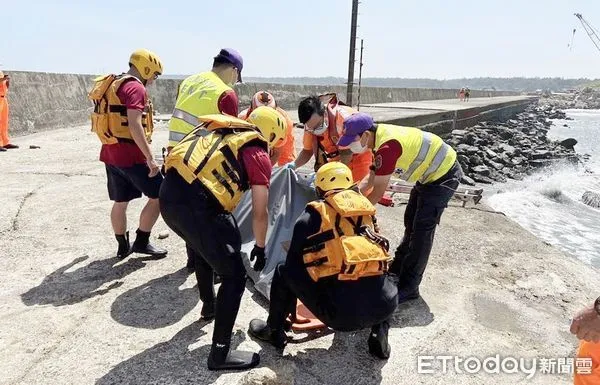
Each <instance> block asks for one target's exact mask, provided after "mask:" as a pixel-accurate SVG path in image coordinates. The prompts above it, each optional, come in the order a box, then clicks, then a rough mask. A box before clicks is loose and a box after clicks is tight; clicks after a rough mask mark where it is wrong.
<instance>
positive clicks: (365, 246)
mask: <svg viewBox="0 0 600 385" xmlns="http://www.w3.org/2000/svg"><path fill="white" fill-rule="evenodd" d="M308 205H309V206H311V207H312V208H314V209H315V210H316V211H317V212H318V213H319V215H320V216H321V227H320V229H319V232H318V233H316V234H314V235H311V236H309V237H308V238H307V240H306V243H305V246H304V250H303V260H304V265H305V267H306V270H307V271H308V274H309V275H310V277H311V278H312V279H313V281H315V282H316V281H318V280H319V279H321V278H325V277H330V276H337V279H339V280H357V279H360V278H363V277H371V276H376V275H382V274H383V273H384V272H386V271H387V269H388V262H389V260H390V257H389V254H388V250H389V242H388V240H387V239H385V238H384V237H382V236H380V235H379V234H376V233H375V231H374V230H373V216H374V215H375V207H374V206H373V205H372V204H371V202H369V200H368V199H367V198H366V197H364V196H363V195H361V194H360V193H358V192H356V191H354V190H342V191H332V192H331V193H330V194H328V195H326V197H325V198H324V199H322V200H319V201H315V202H311V203H309V204H308Z"/></svg>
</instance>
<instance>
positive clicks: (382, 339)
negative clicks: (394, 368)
mask: <svg viewBox="0 0 600 385" xmlns="http://www.w3.org/2000/svg"><path fill="white" fill-rule="evenodd" d="M389 329H390V324H389V323H388V322H387V321H384V322H382V323H380V324H377V325H373V327H372V328H371V334H370V335H369V340H368V341H367V343H368V344H369V353H371V354H372V355H374V356H375V357H377V358H380V359H382V360H387V359H388V358H390V352H391V351H392V349H391V348H390V344H389V343H388V330H389Z"/></svg>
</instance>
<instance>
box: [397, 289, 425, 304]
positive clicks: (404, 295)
mask: <svg viewBox="0 0 600 385" xmlns="http://www.w3.org/2000/svg"><path fill="white" fill-rule="evenodd" d="M420 296H421V295H420V294H419V288H418V287H417V288H416V289H400V288H398V305H400V304H401V303H404V302H407V301H411V300H413V299H417V298H419V297H420Z"/></svg>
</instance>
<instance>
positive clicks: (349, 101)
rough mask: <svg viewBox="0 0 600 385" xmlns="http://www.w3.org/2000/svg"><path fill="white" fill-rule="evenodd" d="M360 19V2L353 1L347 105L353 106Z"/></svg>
mask: <svg viewBox="0 0 600 385" xmlns="http://www.w3.org/2000/svg"><path fill="white" fill-rule="evenodd" d="M357 19H358V0H352V21H351V23H350V55H349V57H348V88H347V90H346V103H347V104H348V105H349V106H351V105H352V101H353V100H352V86H353V83H354V55H355V53H356V52H355V51H356V20H357Z"/></svg>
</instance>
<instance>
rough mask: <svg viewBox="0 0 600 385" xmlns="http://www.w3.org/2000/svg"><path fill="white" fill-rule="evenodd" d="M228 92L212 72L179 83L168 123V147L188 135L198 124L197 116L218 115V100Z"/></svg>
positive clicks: (228, 88)
mask: <svg viewBox="0 0 600 385" xmlns="http://www.w3.org/2000/svg"><path fill="white" fill-rule="evenodd" d="M229 90H231V87H229V86H228V85H227V84H225V83H224V82H223V81H222V80H221V78H219V77H218V76H217V75H216V74H215V73H214V72H212V71H208V72H202V73H199V74H196V75H192V76H190V77H188V78H186V79H185V80H184V81H183V82H181V84H180V85H179V94H178V95H177V102H176V103H175V108H174V109H173V116H172V118H171V120H170V121H169V146H170V147H172V146H175V145H176V144H177V142H179V141H180V140H181V139H183V137H184V136H186V135H187V134H189V133H190V131H192V130H193V129H194V127H196V126H197V125H198V124H199V122H198V117H199V116H202V115H211V114H218V113H220V111H219V98H220V97H221V95H222V94H223V93H224V92H226V91H229Z"/></svg>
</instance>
